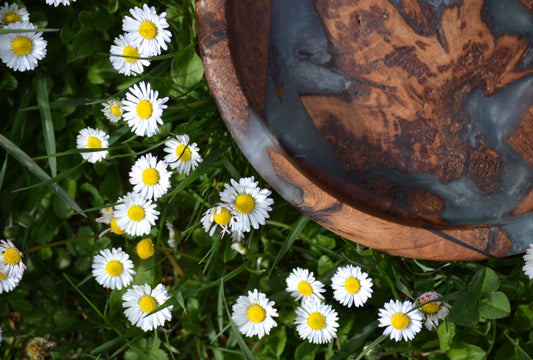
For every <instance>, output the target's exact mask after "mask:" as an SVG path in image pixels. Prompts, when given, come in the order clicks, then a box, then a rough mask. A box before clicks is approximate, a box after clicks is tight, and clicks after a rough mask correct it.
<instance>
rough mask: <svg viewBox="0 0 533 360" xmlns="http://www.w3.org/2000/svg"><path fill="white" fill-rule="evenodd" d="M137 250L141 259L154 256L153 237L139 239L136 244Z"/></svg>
mask: <svg viewBox="0 0 533 360" xmlns="http://www.w3.org/2000/svg"><path fill="white" fill-rule="evenodd" d="M135 252H136V253H137V255H138V256H139V258H140V259H141V260H146V259H149V258H151V257H152V256H154V254H155V247H154V243H153V241H152V239H150V238H146V239H142V240H141V241H139V242H138V243H137V245H136V246H135Z"/></svg>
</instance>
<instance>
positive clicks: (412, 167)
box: [197, 0, 533, 260]
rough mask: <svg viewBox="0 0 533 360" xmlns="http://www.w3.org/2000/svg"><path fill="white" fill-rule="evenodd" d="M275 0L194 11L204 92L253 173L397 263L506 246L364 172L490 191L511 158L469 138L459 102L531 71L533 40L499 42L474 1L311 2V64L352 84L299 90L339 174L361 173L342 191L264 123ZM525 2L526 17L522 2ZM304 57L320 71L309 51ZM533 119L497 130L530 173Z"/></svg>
mask: <svg viewBox="0 0 533 360" xmlns="http://www.w3.org/2000/svg"><path fill="white" fill-rule="evenodd" d="M274 2H275V1H273V0H257V1H251V0H242V1H238V0H200V1H198V2H197V19H198V35H199V43H200V50H201V54H202V59H203V62H204V66H205V70H206V77H207V79H208V84H209V86H210V88H211V91H212V93H213V96H214V97H215V99H216V102H217V106H218V107H219V110H220V112H221V114H222V117H223V119H224V121H225V123H226V125H227V127H228V129H229V130H230V132H231V134H232V136H233V137H234V139H235V141H236V142H237V144H238V145H239V147H240V148H241V149H242V150H243V152H244V154H245V155H246V156H247V157H248V159H250V161H251V162H252V165H254V167H255V168H256V170H257V171H258V172H259V173H260V174H261V176H263V177H264V178H265V180H266V181H267V182H268V183H269V184H270V185H271V186H272V187H273V188H274V189H275V190H276V191H278V192H279V193H280V194H281V195H282V196H284V197H286V198H288V199H290V202H291V204H293V205H294V206H296V207H297V208H298V209H300V210H301V211H302V212H303V213H305V214H306V215H308V216H309V217H310V218H312V219H313V220H315V221H317V222H318V223H320V224H322V225H323V226H325V227H327V228H329V229H331V230H332V231H334V232H336V233H338V234H340V235H342V236H344V237H346V238H349V239H351V240H353V241H356V242H358V243H361V244H363V245H365V246H369V247H372V248H376V249H379V250H382V251H387V252H390V253H392V254H396V255H400V256H406V257H415V258H422V259H431V260H477V259H486V258H490V257H499V256H503V255H505V254H506V253H507V252H508V251H509V250H510V249H512V248H513V245H514V244H513V238H512V236H514V235H513V234H511V233H510V232H509V231H508V229H511V228H510V227H506V226H505V225H498V224H490V225H488V226H477V225H470V226H462V225H457V224H449V223H447V222H446V221H443V216H444V215H443V214H444V213H445V212H446V211H447V200H446V199H445V198H443V197H441V196H439V195H438V194H436V193H432V192H430V191H427V190H425V189H423V188H421V187H419V186H416V185H414V184H409V183H407V184H406V183H403V184H401V183H398V182H396V181H395V180H394V179H392V178H385V177H380V176H378V175H377V174H378V173H376V175H367V174H371V171H373V170H374V169H379V168H387V169H391V170H392V171H395V172H397V173H398V174H430V175H431V176H433V177H435V178H436V179H438V181H439V182H441V183H442V184H445V185H446V184H451V183H453V182H454V181H457V180H458V179H462V178H467V179H468V181H470V182H471V183H472V184H474V186H475V187H476V189H477V190H476V191H478V192H479V193H480V194H485V195H486V196H487V197H490V196H491V194H493V193H497V192H498V191H499V185H500V183H501V182H502V178H503V177H504V172H505V169H506V168H507V164H506V160H508V159H507V155H505V154H504V153H502V152H501V151H500V150H499V149H498V148H495V147H494V146H493V145H494V142H493V141H492V142H491V139H487V138H483V137H481V136H478V137H475V138H474V141H467V140H466V139H465V137H464V134H465V129H467V128H468V127H469V126H471V125H472V120H471V119H470V118H469V116H468V113H467V112H466V111H465V109H464V104H465V101H467V99H468V98H469V97H470V96H471V95H472V94H473V93H474V92H475V91H476V90H481V91H482V94H483V96H484V97H485V98H490V97H492V96H498V94H501V93H502V92H503V91H504V89H505V88H506V86H508V85H509V84H513V83H517V82H519V81H521V80H523V79H525V78H526V77H527V76H528V75H530V74H532V73H533V70H532V69H531V68H528V66H524V64H526V63H525V62H524V61H523V60H524V58H525V54H526V53H527V52H528V51H529V47H530V45H529V41H528V39H527V37H525V36H520V35H517V34H504V33H500V34H498V35H497V36H495V35H494V34H493V33H492V32H491V29H490V28H489V26H488V25H487V22H486V21H485V20H486V19H485V20H484V19H483V16H484V13H483V9H482V6H483V1H481V0H472V1H470V2H467V1H460V0H449V1H442V2H432V1H419V0H402V1H399V0H372V1H362V0H314V1H312V2H311V3H312V4H313V6H314V9H315V10H316V14H317V16H318V18H319V19H320V22H321V24H322V26H323V28H324V30H325V32H326V33H327V36H328V44H327V49H325V50H326V51H327V53H328V54H329V55H330V56H331V58H330V60H329V61H328V62H327V64H319V66H323V67H326V66H327V67H328V68H329V69H332V70H333V71H334V72H335V73H337V74H344V75H346V76H347V78H348V79H350V81H349V83H350V84H351V85H350V87H349V88H348V89H347V90H346V91H344V92H342V93H338V94H337V93H336V94H333V93H327V92H325V91H317V92H311V91H306V92H302V93H300V94H299V101H301V103H302V104H303V107H304V108H305V110H306V111H307V113H308V114H309V116H310V118H311V120H312V125H313V126H314V127H315V128H316V129H318V130H319V131H321V133H322V134H323V135H324V138H325V139H326V140H327V141H328V143H329V144H330V145H331V148H332V150H333V154H334V156H335V157H337V158H338V159H340V160H341V163H342V167H343V168H344V170H345V171H347V172H348V173H350V174H365V176H361V177H354V178H353V179H352V181H351V182H346V181H345V179H340V178H338V177H336V176H334V175H332V174H329V173H327V172H323V171H322V169H320V168H316V167H314V166H313V165H311V164H309V163H307V162H306V159H305V158H304V157H296V158H295V157H294V156H293V155H294V154H292V153H291V152H287V150H286V148H285V147H284V145H283V144H280V142H279V141H278V139H277V138H276V136H275V134H272V133H271V132H270V129H268V126H267V122H265V121H264V119H263V118H264V117H265V116H266V114H265V109H264V105H265V97H266V96H267V95H266V91H265V88H266V86H267V85H266V84H267V83H268V82H269V81H271V83H272V84H273V85H274V91H275V94H276V95H275V96H276V97H277V98H278V101H280V102H282V101H284V100H285V96H286V88H285V86H284V84H283V81H281V78H280V77H278V75H279V74H275V73H271V74H270V76H272V78H268V76H269V75H268V70H267V69H270V71H272V68H269V63H268V62H269V61H271V60H272V58H271V57H272V56H274V57H275V56H281V54H277V53H276V52H275V51H273V50H272V49H271V51H270V52H269V49H268V46H269V31H271V30H269V24H270V19H269V14H270V12H271V9H272V6H273V5H272V4H273V3H274ZM521 3H522V5H523V6H524V7H525V8H526V9H527V11H530V12H531V8H532V6H531V2H530V1H529V0H521ZM432 4H433V5H432ZM435 4H440V5H439V6H437V5H435ZM443 4H444V5H443ZM250 28H253V29H254V31H246V30H247V29H250ZM254 39H255V40H256V41H255V40H254ZM266 54H269V56H270V58H269V56H267V55H266ZM299 55H301V56H302V57H303V58H306V59H307V60H308V61H311V62H312V61H314V60H313V59H314V58H313V56H314V55H313V54H312V53H309V54H307V53H301V54H299ZM526 65H527V64H526ZM274 70H275V67H274ZM274 72H275V71H274ZM526 109H527V108H526ZM532 109H533V107H532V108H531V109H529V112H527V114H526V115H525V117H524V118H523V119H522V121H521V122H520V121H518V126H516V128H512V129H510V130H507V132H506V133H505V134H504V136H505V137H504V139H505V144H506V145H507V144H508V145H509V146H510V147H511V148H512V149H513V151H515V152H516V154H518V155H519V156H520V157H521V158H522V159H523V160H524V161H525V163H527V166H533V164H532V162H533V160H532V159H533V150H531V148H532V146H531V145H530V142H531V141H530V139H532V138H533V115H532V114H533V111H532ZM502 154H503V155H502ZM521 166H522V165H521ZM331 189H336V190H335V191H331ZM524 191H525V195H524V196H523V197H521V202H520V203H519V204H516V206H515V208H514V210H513V215H521V214H524V213H527V212H530V211H531V210H532V209H533V189H525V190H524ZM528 194H529V195H528ZM354 198H355V199H357V201H358V203H357V204H354V202H353V199H354ZM511 230H512V229H511Z"/></svg>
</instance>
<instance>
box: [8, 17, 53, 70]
mask: <svg viewBox="0 0 533 360" xmlns="http://www.w3.org/2000/svg"><path fill="white" fill-rule="evenodd" d="M4 29H5V30H8V29H17V30H19V29H20V30H32V29H37V26H35V25H33V24H31V23H29V22H16V23H11V24H9V25H6V26H4ZM42 35H43V33H42V32H22V33H7V34H3V35H0V58H1V59H2V62H4V64H6V65H7V67H9V68H11V69H13V70H15V71H26V70H33V69H35V68H36V67H37V62H38V61H39V60H42V59H43V58H44V57H45V56H46V44H47V43H46V40H44V39H43V36H42Z"/></svg>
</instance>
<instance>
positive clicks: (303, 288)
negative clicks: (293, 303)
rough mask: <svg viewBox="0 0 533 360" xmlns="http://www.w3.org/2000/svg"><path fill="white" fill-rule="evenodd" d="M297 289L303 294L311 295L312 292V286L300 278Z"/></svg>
mask: <svg viewBox="0 0 533 360" xmlns="http://www.w3.org/2000/svg"><path fill="white" fill-rule="evenodd" d="M298 291H299V292H300V294H302V295H303V296H309V295H311V294H312V293H313V288H312V287H311V285H309V283H308V282H307V281H303V280H302V281H300V283H299V284H298Z"/></svg>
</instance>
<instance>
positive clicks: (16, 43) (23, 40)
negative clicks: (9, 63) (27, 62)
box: [11, 36, 31, 56]
mask: <svg viewBox="0 0 533 360" xmlns="http://www.w3.org/2000/svg"><path fill="white" fill-rule="evenodd" d="M11 48H12V49H13V52H14V53H15V54H17V55H18V56H24V55H28V54H29V53H30V51H31V41H30V39H28V38H27V37H25V36H19V37H17V38H15V40H13V42H12V43H11Z"/></svg>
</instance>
